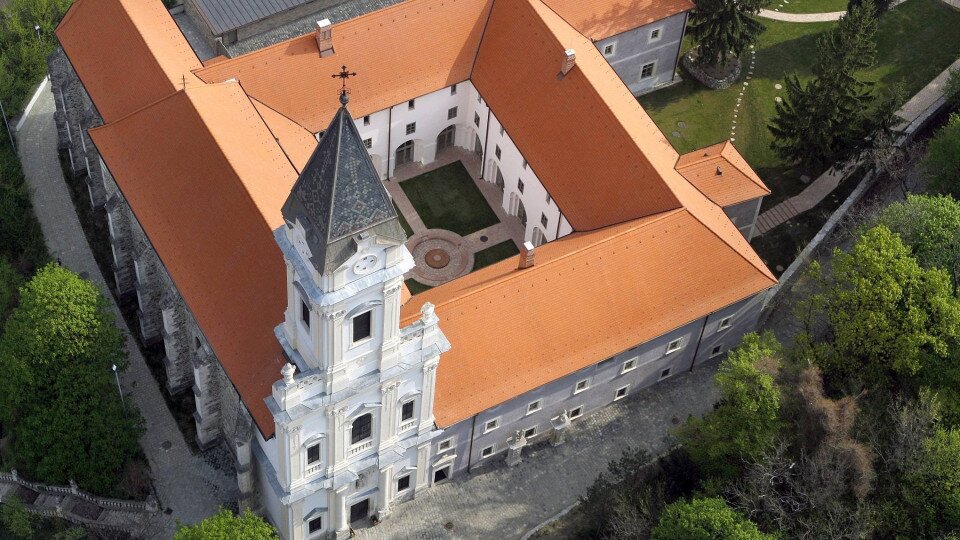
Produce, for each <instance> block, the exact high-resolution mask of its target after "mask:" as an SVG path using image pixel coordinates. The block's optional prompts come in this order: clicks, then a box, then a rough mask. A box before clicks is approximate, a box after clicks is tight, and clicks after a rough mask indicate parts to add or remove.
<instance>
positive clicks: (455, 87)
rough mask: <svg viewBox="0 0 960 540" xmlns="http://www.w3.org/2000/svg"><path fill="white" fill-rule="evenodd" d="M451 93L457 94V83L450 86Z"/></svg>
mask: <svg viewBox="0 0 960 540" xmlns="http://www.w3.org/2000/svg"><path fill="white" fill-rule="evenodd" d="M450 95H451V96H455V95H457V85H455V84H454V85H453V86H451V87H450Z"/></svg>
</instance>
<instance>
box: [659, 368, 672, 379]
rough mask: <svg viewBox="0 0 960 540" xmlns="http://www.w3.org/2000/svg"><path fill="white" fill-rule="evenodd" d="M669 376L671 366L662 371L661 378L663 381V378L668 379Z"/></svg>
mask: <svg viewBox="0 0 960 540" xmlns="http://www.w3.org/2000/svg"><path fill="white" fill-rule="evenodd" d="M669 376H670V368H667V369H665V370H663V371H661V372H660V380H661V381H662V380H663V379H666V378H667V377H669Z"/></svg>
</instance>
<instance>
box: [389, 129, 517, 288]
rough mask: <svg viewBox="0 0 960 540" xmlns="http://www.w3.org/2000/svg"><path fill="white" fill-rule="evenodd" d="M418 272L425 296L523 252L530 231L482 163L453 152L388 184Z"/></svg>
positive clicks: (410, 167) (413, 284)
mask: <svg viewBox="0 0 960 540" xmlns="http://www.w3.org/2000/svg"><path fill="white" fill-rule="evenodd" d="M385 185H386V187H387V191H388V192H390V196H391V197H393V200H394V205H395V206H396V208H397V213H398V215H399V217H400V224H401V226H403V228H404V230H405V231H406V233H407V236H408V237H409V238H408V240H407V248H408V249H409V250H410V252H411V253H412V254H413V257H414V261H415V262H416V267H415V268H414V269H413V270H411V271H410V272H409V273H408V275H407V276H406V284H407V288H408V289H410V292H411V293H412V294H419V293H421V292H423V291H425V290H428V289H430V288H432V287H435V286H438V285H441V284H443V283H446V282H448V281H452V280H454V279H457V278H459V277H462V276H464V275H467V274H469V273H470V272H472V271H474V270H478V269H480V268H483V267H485V266H489V265H491V264H494V263H497V262H499V261H502V260H504V259H506V258H508V257H512V256H513V255H516V254H517V253H519V252H520V250H519V249H518V246H519V245H521V244H522V243H523V238H524V228H523V225H522V224H521V223H520V221H519V219H517V218H516V217H515V216H511V215H509V214H507V212H506V211H505V210H504V209H503V206H502V199H503V192H502V191H501V190H500V189H499V188H498V187H497V186H496V185H494V184H492V183H490V182H487V181H485V180H483V179H481V178H480V158H479V156H477V155H476V154H474V153H472V152H468V151H466V150H463V149H460V148H447V149H445V150H443V151H442V152H441V154H440V155H439V156H438V157H437V159H436V160H435V161H433V162H432V163H430V164H428V165H419V164H417V163H408V164H405V165H402V166H400V167H398V168H397V170H396V171H395V173H394V176H393V177H392V178H391V179H390V181H389V182H386V184H385Z"/></svg>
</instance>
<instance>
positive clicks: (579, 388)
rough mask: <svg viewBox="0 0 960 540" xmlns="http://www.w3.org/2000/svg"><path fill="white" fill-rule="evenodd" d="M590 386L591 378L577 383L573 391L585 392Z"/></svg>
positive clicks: (577, 392)
mask: <svg viewBox="0 0 960 540" xmlns="http://www.w3.org/2000/svg"><path fill="white" fill-rule="evenodd" d="M589 387H590V379H584V380H582V381H579V382H578V383H577V385H576V386H574V387H573V393H574V394H579V393H580V392H583V391H584V390H586V389H587V388H589Z"/></svg>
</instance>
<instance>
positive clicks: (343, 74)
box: [333, 66, 357, 106]
mask: <svg viewBox="0 0 960 540" xmlns="http://www.w3.org/2000/svg"><path fill="white" fill-rule="evenodd" d="M356 76H357V74H356V73H352V72H350V71H347V66H341V68H340V73H337V74H336V75H333V78H334V79H340V80H341V81H342V83H343V86H342V87H341V88H340V103H342V104H343V105H344V106H346V104H347V102H348V101H350V97H349V94H350V91H349V90H347V79H349V78H350V77H356Z"/></svg>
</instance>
